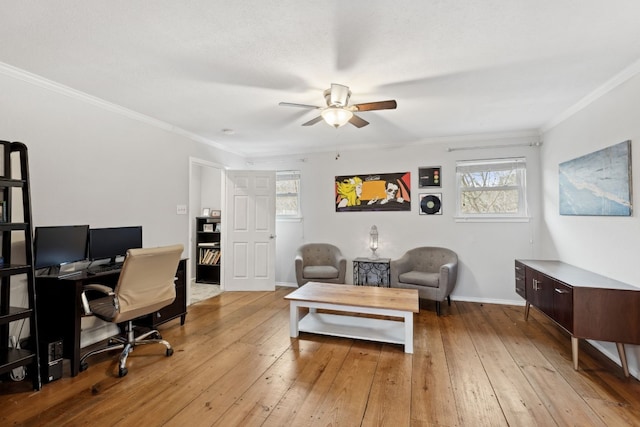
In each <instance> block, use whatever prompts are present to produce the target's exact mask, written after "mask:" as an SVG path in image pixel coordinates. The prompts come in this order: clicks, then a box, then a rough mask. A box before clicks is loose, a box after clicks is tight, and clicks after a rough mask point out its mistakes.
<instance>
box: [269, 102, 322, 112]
mask: <svg viewBox="0 0 640 427" xmlns="http://www.w3.org/2000/svg"><path fill="white" fill-rule="evenodd" d="M278 105H279V106H281V107H299V108H313V109H314V110H317V109H320V108H322V107H317V106H315V105H307V104H295V103H293V102H281V103H279V104H278Z"/></svg>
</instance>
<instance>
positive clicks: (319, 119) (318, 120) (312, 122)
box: [302, 116, 322, 126]
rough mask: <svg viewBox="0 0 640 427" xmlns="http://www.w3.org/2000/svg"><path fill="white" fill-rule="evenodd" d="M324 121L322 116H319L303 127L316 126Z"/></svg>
mask: <svg viewBox="0 0 640 427" xmlns="http://www.w3.org/2000/svg"><path fill="white" fill-rule="evenodd" d="M320 121H322V116H318V117H316V118H315V119H312V120H309V121H308V122H306V123H303V124H302V126H311V125H315V124H316V123H318V122H320Z"/></svg>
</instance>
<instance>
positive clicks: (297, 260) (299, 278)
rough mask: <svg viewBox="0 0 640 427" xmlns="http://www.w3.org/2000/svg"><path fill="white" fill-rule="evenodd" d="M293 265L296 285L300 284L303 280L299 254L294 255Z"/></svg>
mask: <svg viewBox="0 0 640 427" xmlns="http://www.w3.org/2000/svg"><path fill="white" fill-rule="evenodd" d="M295 265H296V281H297V282H298V283H302V282H303V280H304V279H303V278H302V268H303V263H302V254H301V253H298V254H297V255H296V258H295Z"/></svg>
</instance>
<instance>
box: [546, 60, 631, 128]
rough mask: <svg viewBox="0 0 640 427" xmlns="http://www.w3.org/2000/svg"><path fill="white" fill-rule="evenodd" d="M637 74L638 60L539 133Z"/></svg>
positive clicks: (557, 123) (554, 125) (550, 122)
mask: <svg viewBox="0 0 640 427" xmlns="http://www.w3.org/2000/svg"><path fill="white" fill-rule="evenodd" d="M638 73H640V59H639V60H637V61H636V62H634V63H633V64H631V65H630V66H628V67H627V68H625V69H624V70H622V71H621V72H619V73H618V74H616V75H615V76H613V77H612V78H611V79H609V80H607V81H606V82H605V83H604V84H603V85H602V86H600V87H598V88H597V89H596V90H594V91H593V92H591V93H590V94H588V95H587V96H585V97H584V98H582V99H581V100H580V101H578V102H576V103H575V104H574V105H573V106H571V107H569V108H567V109H566V110H565V111H564V112H562V113H560V114H559V115H558V116H556V117H555V118H553V119H551V120H550V121H549V122H547V123H546V124H544V125H543V126H542V127H541V128H540V133H541V134H542V133H545V132H548V131H549V130H551V129H553V128H554V127H556V126H557V125H559V124H560V123H562V122H564V121H565V120H567V119H568V118H569V117H571V116H573V115H574V114H576V113H578V112H579V111H581V110H582V109H584V108H586V107H587V106H589V105H590V104H592V103H593V102H595V101H596V100H598V99H599V98H600V97H602V96H604V95H606V94H607V93H609V92H611V91H612V90H614V89H615V88H617V87H618V86H620V85H621V84H623V83H625V82H626V81H628V80H630V79H631V78H633V77H635V76H636V75H637V74H638Z"/></svg>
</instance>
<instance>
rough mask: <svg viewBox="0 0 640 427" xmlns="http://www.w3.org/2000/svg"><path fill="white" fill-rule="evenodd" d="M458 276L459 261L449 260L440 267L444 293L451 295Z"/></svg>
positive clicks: (441, 286)
mask: <svg viewBox="0 0 640 427" xmlns="http://www.w3.org/2000/svg"><path fill="white" fill-rule="evenodd" d="M457 278H458V263H456V262H449V263H447V264H444V265H442V266H441V267H440V288H441V289H444V290H445V294H444V295H449V294H450V293H451V291H453V287H454V286H455V285H456V280H457Z"/></svg>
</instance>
